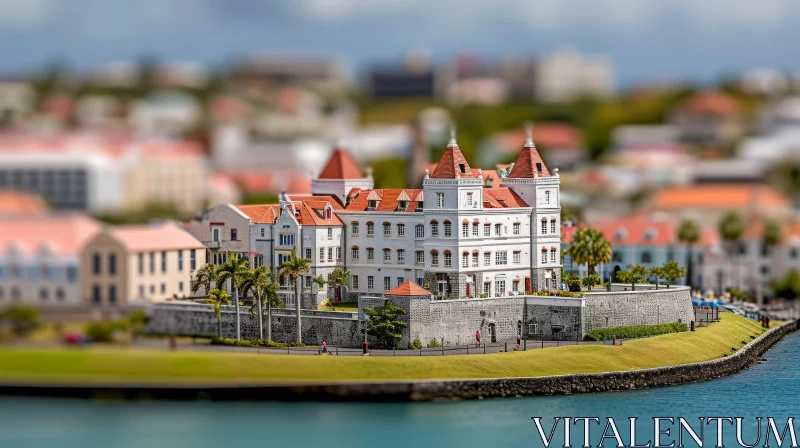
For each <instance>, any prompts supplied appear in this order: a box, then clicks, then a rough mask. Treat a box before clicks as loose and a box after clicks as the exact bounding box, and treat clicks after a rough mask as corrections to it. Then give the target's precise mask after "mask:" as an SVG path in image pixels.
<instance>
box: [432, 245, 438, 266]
mask: <svg viewBox="0 0 800 448" xmlns="http://www.w3.org/2000/svg"><path fill="white" fill-rule="evenodd" d="M431 266H439V251H438V250H436V249H433V250H431Z"/></svg>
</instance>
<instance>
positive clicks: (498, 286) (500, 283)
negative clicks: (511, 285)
mask: <svg viewBox="0 0 800 448" xmlns="http://www.w3.org/2000/svg"><path fill="white" fill-rule="evenodd" d="M505 293H506V281H505V280H497V281H496V282H495V284H494V296H495V297H502V296H503V295H505Z"/></svg>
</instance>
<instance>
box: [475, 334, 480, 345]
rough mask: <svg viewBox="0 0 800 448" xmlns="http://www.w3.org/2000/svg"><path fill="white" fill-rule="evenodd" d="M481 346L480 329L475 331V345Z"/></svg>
mask: <svg viewBox="0 0 800 448" xmlns="http://www.w3.org/2000/svg"><path fill="white" fill-rule="evenodd" d="M480 346H481V330H478V331H476V332H475V347H480Z"/></svg>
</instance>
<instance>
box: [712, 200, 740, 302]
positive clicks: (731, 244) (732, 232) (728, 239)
mask: <svg viewBox="0 0 800 448" xmlns="http://www.w3.org/2000/svg"><path fill="white" fill-rule="evenodd" d="M718 230H719V236H720V237H721V238H722V241H723V243H724V244H725V248H726V250H727V252H728V256H729V257H730V259H731V262H732V263H734V264H735V259H736V258H737V257H736V253H737V251H738V248H739V240H741V238H742V234H743V233H744V221H743V220H742V217H741V216H740V215H739V214H738V213H736V212H734V211H730V212H727V213H725V214H724V215H722V218H720V220H719V223H718ZM738 283H739V281H738V274H737V281H736V284H737V286H738ZM720 286H721V285H720Z"/></svg>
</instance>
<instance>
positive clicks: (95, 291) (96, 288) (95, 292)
mask: <svg viewBox="0 0 800 448" xmlns="http://www.w3.org/2000/svg"><path fill="white" fill-rule="evenodd" d="M12 295H13V294H12ZM92 303H94V304H95V305H97V304H99V303H100V285H93V286H92Z"/></svg>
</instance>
